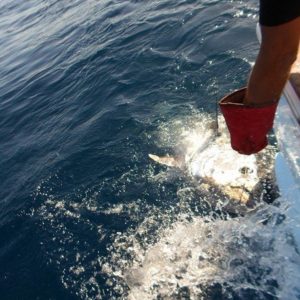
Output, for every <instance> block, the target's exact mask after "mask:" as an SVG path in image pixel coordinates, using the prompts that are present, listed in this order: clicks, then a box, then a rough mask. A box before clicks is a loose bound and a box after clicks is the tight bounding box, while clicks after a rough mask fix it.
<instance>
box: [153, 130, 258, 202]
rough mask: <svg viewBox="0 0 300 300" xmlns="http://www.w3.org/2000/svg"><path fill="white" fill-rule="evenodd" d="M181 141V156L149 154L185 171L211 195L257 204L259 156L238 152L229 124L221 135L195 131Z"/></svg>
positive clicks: (186, 134) (162, 162)
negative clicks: (228, 127) (217, 191)
mask: <svg viewBox="0 0 300 300" xmlns="http://www.w3.org/2000/svg"><path fill="white" fill-rule="evenodd" d="M180 140H181V151H180V153H181V154H180V155H177V156H172V155H165V156H158V155H156V154H148V155H149V158H150V159H151V160H152V161H154V162H156V163H158V164H161V165H165V166H167V167H169V168H176V169H179V170H181V171H184V172H185V173H186V174H187V175H189V176H191V177H192V178H194V179H196V182H197V183H198V188H199V189H202V190H206V191H207V192H209V191H210V190H211V188H212V187H214V188H217V189H218V190H219V191H220V192H221V193H222V194H224V195H225V196H227V197H228V198H229V199H230V200H233V201H235V202H237V203H240V204H243V205H248V206H251V205H252V204H253V201H252V200H253V197H252V196H253V194H254V191H255V189H256V186H257V185H258V183H259V180H260V179H259V176H258V173H259V172H258V166H257V159H256V156H255V155H254V154H252V155H242V154H239V153H238V152H236V151H234V150H233V149H232V148H231V145H230V139H229V133H228V131H227V130H226V126H225V125H223V126H221V127H220V129H219V131H218V132H217V133H216V131H215V130H214V129H212V128H208V129H207V130H205V127H204V129H203V127H202V129H201V130H197V129H194V130H191V131H188V132H185V133H184V135H183V136H182V138H181V139H180Z"/></svg>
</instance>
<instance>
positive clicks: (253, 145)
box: [219, 88, 277, 155]
mask: <svg viewBox="0 0 300 300" xmlns="http://www.w3.org/2000/svg"><path fill="white" fill-rule="evenodd" d="M245 94H246V88H243V89H240V90H237V91H235V92H233V93H232V94H229V95H227V96H225V97H224V98H223V99H222V100H221V101H220V102H219V105H220V108H221V111H222V113H223V116H224V118H225V121H226V124H227V127H228V130H229V133H230V138H231V147H232V148H233V149H234V150H236V151H238V152H239V153H241V154H247V155H250V154H253V153H257V152H259V151H260V150H262V149H263V148H265V147H266V146H267V145H268V140H267V133H268V131H269V130H270V129H272V127H273V120H274V117H275V112H276V108H277V102H276V103H275V102H274V103H272V104H269V105H267V106H263V107H250V106H246V105H244V104H243V99H244V98H245Z"/></svg>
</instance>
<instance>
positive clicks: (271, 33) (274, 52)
mask: <svg viewBox="0 0 300 300" xmlns="http://www.w3.org/2000/svg"><path fill="white" fill-rule="evenodd" d="M261 32H262V44H261V47H260V51H259V54H258V56H257V59H256V62H255V65H254V67H253V70H252V72H251V74H250V78H249V81H248V85H247V91H246V95H245V98H244V104H245V105H248V106H252V107H253V106H256V107H261V106H265V105H268V104H271V103H274V102H276V101H278V100H279V98H280V95H281V93H282V90H283V88H284V85H285V83H286V81H287V80H288V77H289V74H290V70H291V67H292V65H293V63H294V62H295V60H296V58H297V53H298V48H299V42H300V17H297V18H296V19H293V20H291V21H289V22H287V23H284V24H280V25H277V26H261Z"/></svg>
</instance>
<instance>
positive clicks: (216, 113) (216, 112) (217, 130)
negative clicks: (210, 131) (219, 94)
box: [215, 100, 220, 137]
mask: <svg viewBox="0 0 300 300" xmlns="http://www.w3.org/2000/svg"><path fill="white" fill-rule="evenodd" d="M218 116H219V102H218V101H217V100H216V102H215V122H216V137H217V136H220V129H219V119H218Z"/></svg>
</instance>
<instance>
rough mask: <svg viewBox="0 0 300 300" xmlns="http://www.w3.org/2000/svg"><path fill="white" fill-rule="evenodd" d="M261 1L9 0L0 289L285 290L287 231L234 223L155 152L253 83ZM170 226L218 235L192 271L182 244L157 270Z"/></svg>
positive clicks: (0, 167) (4, 0)
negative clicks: (208, 204)
mask: <svg viewBox="0 0 300 300" xmlns="http://www.w3.org/2000/svg"><path fill="white" fill-rule="evenodd" d="M257 2H258V1H245V0H243V1H232V0H230V1H228V0H226V1H221V0H198V1H195V0H176V1H171V0H152V1H148V0H144V1H138V0H28V1H20V0H1V2H0V299H1V300H6V299H138V300H142V299H204V300H206V299H287V298H285V297H286V296H287V292H286V291H287V290H288V291H291V290H293V288H294V286H295V284H294V283H293V280H292V279H287V277H286V276H285V278H277V277H276V276H277V275H278V274H279V273H280V272H281V271H282V272H283V269H284V268H285V266H286V265H284V264H282V263H280V262H281V261H282V260H283V257H285V254H282V253H285V251H281V250H278V249H277V248H280V247H281V246H282V245H285V244H286V243H287V242H286V240H284V238H282V239H280V241H283V240H284V242H282V245H281V244H280V245H281V246H280V245H279V246H280V247H279V246H278V244H276V245H275V246H276V247H277V248H276V247H275V246H274V238H273V235H272V234H273V232H274V229H273V227H272V226H270V227H267V226H266V229H265V230H264V231H260V230H254V228H256V227H255V226H253V224H258V223H259V222H258V221H257V219H255V218H258V216H257V215H256V216H255V217H253V216H251V217H249V218H245V220H244V222H241V221H239V218H233V219H232V220H229V221H228V222H227V223H226V221H225V220H224V219H222V217H218V216H216V215H214V212H212V211H209V209H207V208H205V207H204V206H201V205H199V203H201V199H199V197H198V196H197V195H195V194H193V193H188V195H186V194H187V193H185V192H180V191H186V189H185V188H186V187H187V186H188V185H189V184H190V182H188V180H189V179H186V178H185V177H184V176H183V175H180V174H179V175H176V176H174V177H175V178H171V179H170V178H169V177H170V176H169V177H168V175H166V173H164V172H167V170H166V168H164V167H162V166H159V165H156V164H154V163H153V162H151V161H150V160H149V158H148V153H158V154H163V153H166V152H168V151H169V152H171V151H172V146H173V143H174V134H175V135H176V132H174V131H172V130H173V128H174V126H175V125H176V124H177V126H181V125H182V124H183V123H180V122H179V120H186V119H189V118H196V119H197V116H198V114H200V113H205V114H207V115H211V116H214V114H215V108H216V101H218V100H219V98H221V97H222V96H223V95H224V94H226V93H228V92H229V91H231V90H233V89H236V88H239V87H241V86H243V85H244V84H245V83H246V81H247V76H248V74H249V71H250V68H251V63H252V62H253V61H254V60H255V57H256V54H257V51H258V42H257V40H256V35H255V26H256V22H257V19H258V18H257V11H258V4H257ZM178 122H179V123H178ZM174 124H175V125H174ZM178 124H179V125H178ZM180 124H181V125H180ZM172 126H173V127H172ZM175 127H176V126H175ZM166 177H168V178H167V179H166ZM207 214H210V215H213V217H212V218H214V219H216V222H211V223H212V224H211V225H209V226H208V225H207V224H210V222H209V221H203V220H204V219H203V218H204V217H203V216H204V215H207ZM262 215H264V214H263V213H262ZM268 215H269V214H268ZM264 216H265V215H264ZM276 216H277V218H276V220H277V221H276V222H277V223H278V224H279V223H280V217H278V214H277V215H276ZM202 217H203V218H202ZM253 218H254V219H253ZM179 219H180V221H178V220H179ZM185 222H187V223H185ZM272 222H273V221H272ZM274 222H275V221H274ZM276 222H275V223H276ZM275 223H274V224H275ZM277 223H276V224H277ZM189 224H193V226H196V227H189V226H190V225H189ZM272 224H273V223H272ZM197 226H198V227H197ZM227 226H228V227H227ZM243 226H244V227H243ZM170 228H173V229H174V228H175V229H176V228H177V229H176V230H175V233H176V234H177V235H179V237H178V239H179V240H180V239H181V237H183V236H189V235H192V236H195V235H197V232H198V230H203V232H202V235H201V236H202V237H201V239H204V243H205V245H206V246H208V245H211V248H210V250H208V249H206V248H205V249H206V250H207V251H206V256H205V255H204V254H203V255H202V256H201V257H202V259H200V256H199V261H202V262H201V263H203V264H204V265H202V267H201V268H202V269H201V270H199V271H195V272H196V273H195V274H194V275H193V274H192V273H193V272H192V271H189V272H187V271H186V269H184V263H185V258H184V255H185V254H182V256H180V255H181V254H178V255H179V258H178V265H170V266H169V267H168V263H166V262H164V261H163V260H161V261H160V262H159V263H160V266H161V268H162V269H163V270H168V272H167V271H165V273H163V272H162V273H161V274H155V276H154V275H153V274H154V273H151V274H152V275H153V276H152V275H151V276H152V277H151V278H150V275H147V274H150V273H149V272H150V271H151V270H152V269H154V267H155V264H156V261H157V260H159V259H160V257H161V255H163V254H162V252H161V251H159V249H167V250H166V251H171V252H172V251H174V249H172V247H171V246H170V247H169V246H168V245H171V244H172V243H171V242H170V243H169V242H168V243H166V244H164V245H161V244H159V243H161V240H162V241H164V240H168V238H171V236H172V234H174V232H173V233H172V232H171V229H170ZM197 228H198V229H197ZM200 228H201V229H200ZM241 228H242V229H241ZM168 230H169V231H168ZM189 230H190V231H191V233H189ZM193 230H195V231H193ZM195 232H196V234H195ZM207 232H212V233H216V234H215V235H214V238H213V241H211V239H210V237H211V234H212V233H210V234H209V233H207ZM261 232H263V234H261ZM243 233H244V234H245V236H243ZM180 234H181V235H180ZM199 234H200V233H199ZM277 235H279V236H280V234H278V233H277ZM180 236H181V237H180ZM199 236H200V235H199ZM204 236H205V237H206V238H204ZM283 236H284V235H283V234H282V237H283ZM178 239H177V240H178ZM247 239H248V240H247ZM241 240H243V241H245V243H244V244H243V243H242V242H240V241H241ZM159 241H160V242H159ZM224 241H227V242H224ZM247 241H248V242H247ZM249 241H251V242H249ZM265 241H267V243H266V242H265ZM191 242H195V241H191ZM291 244H292V243H291ZM155 247H157V248H155ZM168 247H169V248H168ZM178 247H179V248H180V247H181V246H180V245H179V246H178ZM182 247H183V248H182V251H183V249H186V247H184V246H182ZM282 247H283V246H282ZM290 247H292V246H290ZM158 248H159V249H158ZM192 248H193V245H191V250H192ZM275 248H276V249H277V250H276V249H275ZM180 249H181V248H180ZM280 249H281V248H280ZM288 250H289V251H290V252H289V253H291V251H292V250H291V249H288ZM189 251H190V250H189ZM203 251H204V250H203ZM208 251H215V252H214V253H215V254H212V253H213V252H210V253H211V254H210V255H211V256H209V257H208V256H207V255H208V254H207V253H208ZM183 252H184V251H183ZM183 252H182V253H183ZM146 253H150V254H146ZM189 253H190V252H189ZM228 253H231V255H228ZM241 253H244V254H247V253H248V254H249V253H250V254H249V255H248V256H247V259H246V256H245V257H244V258H243V259H242V258H240V257H239V255H240V254H241ZM222 255H223V257H225V258H224V259H223V260H217V258H216V257H219V258H220V257H221V256H222ZM190 257H192V254H187V256H186V260H187V261H188V259H189V258H190ZM230 257H235V259H231V258H230ZM262 258H264V259H265V260H263V259H262ZM156 259H157V260H156ZM176 259H177V258H174V261H176ZM275 265H278V266H279V267H278V268H277V269H276V274H277V275H274V274H273V273H274V272H273V273H272V267H273V266H275ZM138 266H139V267H141V268H140V269H138ZM176 266H179V267H178V268H177V267H176ZM156 267H157V266H156ZM168 268H169V269H168ZM170 268H171V269H170ZM172 268H173V269H172ZM291 269H292V267H291V265H289V269H288V270H291ZM279 270H280V271H279ZM147 272H148V273H147ZM288 273H289V272H287V270H286V272H283V274H288ZM168 274H169V275H168ZM174 274H175V275H174ZM270 274H273V275H274V276H273V275H272V276H271V275H270ZM293 274H294V273H293ZM173 275H174V276H173ZM269 275H270V276H269ZM147 276H148V277H147ZM172 276H173V277H172ZM137 278H143V284H139V282H138V280H137ZM168 278H171V279H172V280H171V279H170V282H169V283H168V284H166V281H168ZM283 279H285V280H288V281H283ZM282 282H284V284H282ZM293 284H294V285H293ZM298 292H299V290H298ZM299 294H300V292H299ZM299 294H298V295H299ZM293 297H294V298H293ZM289 299H297V298H296V297H295V293H293V294H292V293H291V294H290V295H289ZM298 299H300V298H298Z"/></svg>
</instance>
